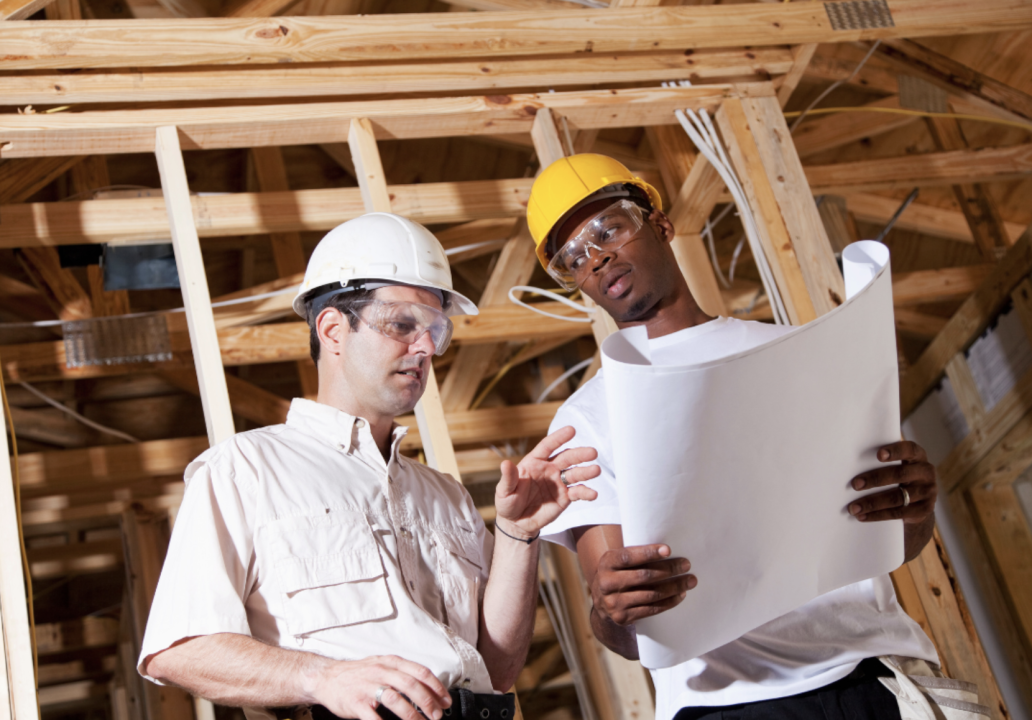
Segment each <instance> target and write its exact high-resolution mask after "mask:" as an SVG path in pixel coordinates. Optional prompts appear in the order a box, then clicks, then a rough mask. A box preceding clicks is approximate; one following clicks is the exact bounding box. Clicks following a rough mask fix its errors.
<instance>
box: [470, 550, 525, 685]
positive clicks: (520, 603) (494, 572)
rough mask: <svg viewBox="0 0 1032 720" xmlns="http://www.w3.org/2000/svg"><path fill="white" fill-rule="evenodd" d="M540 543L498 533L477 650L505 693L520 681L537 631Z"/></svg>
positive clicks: (481, 617)
mask: <svg viewBox="0 0 1032 720" xmlns="http://www.w3.org/2000/svg"><path fill="white" fill-rule="evenodd" d="M540 543H541V540H535V541H534V542H532V543H530V545H527V544H526V543H523V542H517V541H516V540H512V539H511V538H507V537H505V536H504V535H503V534H501V533H495V549H494V557H493V559H492V562H491V576H490V578H489V579H488V581H487V587H486V588H485V591H484V606H483V608H482V610H481V613H480V639H479V640H478V642H477V649H478V650H479V651H480V654H481V655H482V656H483V658H484V662H485V663H486V665H487V669H488V672H489V673H490V674H491V683H492V684H493V685H494V687H495V689H496V690H499V691H501V692H504V691H506V690H508V689H509V688H510V687H512V685H513V683H514V682H516V676H517V675H518V674H519V672H520V669H521V668H522V667H523V664H524V662H525V661H526V659H527V651H528V650H529V649H530V639H531V636H532V635H533V634H534V613H535V610H536V608H537V595H538V593H537V587H538V575H537V567H538V548H539V545H540Z"/></svg>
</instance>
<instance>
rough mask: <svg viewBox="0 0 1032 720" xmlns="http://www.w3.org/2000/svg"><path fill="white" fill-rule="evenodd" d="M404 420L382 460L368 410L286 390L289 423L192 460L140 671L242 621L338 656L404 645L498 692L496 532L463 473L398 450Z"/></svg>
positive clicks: (453, 676)
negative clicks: (481, 637)
mask: <svg viewBox="0 0 1032 720" xmlns="http://www.w3.org/2000/svg"><path fill="white" fill-rule="evenodd" d="M405 433H406V428H404V427H396V428H395V430H394V435H393V441H392V446H391V457H390V460H389V461H384V459H383V456H382V455H381V454H380V451H379V449H378V448H377V447H376V443H375V441H374V440H373V436H372V434H371V433H370V431H369V425H368V423H367V422H366V421H365V420H363V419H361V418H356V417H353V416H351V415H347V414H346V413H343V412H340V411H339V410H336V409H334V408H332V407H330V406H328V405H321V404H319V403H315V402H312V401H309V400H302V399H296V400H294V401H293V403H292V404H291V406H290V412H289V414H288V415H287V422H286V423H285V424H283V425H273V426H270V427H265V428H261V429H259V430H253V431H251V432H246V433H240V434H238V435H235V436H234V437H232V438H230V439H229V440H227V441H225V442H222V443H220V444H218V445H217V446H215V447H213V448H211V449H209V450H207V451H206V452H204V453H203V454H202V455H200V456H199V457H198V458H197V459H196V460H195V461H194V462H192V463H191V464H190V465H189V466H188V467H187V469H186V474H185V477H186V483H187V487H186V493H185V495H184V497H183V504H182V507H181V508H180V510H179V513H178V515H177V516H176V525H175V531H174V532H173V534H172V541H171V543H170V545H169V550H168V555H167V557H166V559H165V564H164V567H163V568H162V571H161V579H160V581H159V582H158V588H157V592H156V594H155V597H154V603H153V605H152V606H151V613H150V618H149V620H148V623H147V632H146V634H145V637H144V640H143V648H142V651H141V654H140V667H139V669H140V670H141V672H142V664H143V661H144V660H145V659H146V658H147V657H149V656H151V655H153V654H155V653H158V652H161V651H162V650H165V649H167V648H169V647H170V646H171V645H173V644H174V643H175V642H177V641H178V640H181V639H183V638H189V637H195V636H199V635H211V634H214V633H237V634H240V635H247V636H251V637H254V638H256V639H258V640H261V641H262V642H265V643H268V644H271V645H277V646H280V647H283V648H290V649H299V650H305V651H309V652H313V653H318V654H319V655H324V656H326V657H331V658H335V659H340V660H359V659H362V658H365V657H368V656H371V655H398V656H401V657H404V658H406V659H408V660H411V661H412V662H416V663H420V664H421V665H425V666H426V667H428V668H429V669H430V670H431V671H432V672H434V674H436V675H437V677H438V678H439V679H440V680H441V682H442V683H444V685H445V686H446V687H452V688H454V687H467V688H469V689H471V690H473V691H474V692H482V693H490V692H493V689H492V687H491V679H490V677H489V675H488V672H487V667H486V666H485V664H484V660H483V658H482V657H481V656H480V653H479V652H477V650H476V646H477V635H478V629H479V618H480V603H481V601H482V599H483V594H484V586H485V584H486V582H487V574H488V570H489V567H490V563H491V553H492V549H493V538H492V537H491V535H490V533H488V532H487V529H486V528H485V527H484V523H483V521H482V520H481V518H480V515H479V513H478V512H477V510H476V508H475V506H474V505H473V500H472V499H471V498H470V496H469V493H468V492H467V491H466V489H465V488H463V487H462V485H460V484H459V483H457V482H455V481H454V480H452V479H451V478H449V477H447V476H445V475H442V474H440V473H438V472H436V471H434V470H431V469H430V468H428V467H426V466H425V465H421V464H420V463H418V462H416V461H414V460H409V459H408V458H405V457H404V456H402V455H400V454H399V453H398V447H399V444H400V442H401V439H402V437H404V435H405ZM145 677H147V676H146V675H145ZM148 679H151V680H153V678H148ZM247 715H248V717H249V718H260V717H271V716H270V715H268V714H267V713H265V712H264V711H262V710H260V709H248V711H247Z"/></svg>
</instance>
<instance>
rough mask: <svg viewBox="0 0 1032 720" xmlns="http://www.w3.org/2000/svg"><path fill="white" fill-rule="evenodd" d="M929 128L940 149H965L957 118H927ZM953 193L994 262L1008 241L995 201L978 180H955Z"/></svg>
mask: <svg viewBox="0 0 1032 720" xmlns="http://www.w3.org/2000/svg"><path fill="white" fill-rule="evenodd" d="M928 129H929V130H931V134H932V139H933V140H934V141H935V145H936V147H937V148H938V149H939V150H946V151H949V150H967V148H968V143H967V140H966V139H965V138H964V133H963V131H962V130H961V129H960V123H959V122H957V119H956V118H943V117H939V118H928ZM953 195H954V197H955V198H956V199H957V204H959V205H960V209H961V212H963V213H964V218H965V219H966V220H967V224H968V227H969V228H970V229H971V236H972V237H973V238H974V240H975V245H976V246H977V247H978V249H979V251H980V252H981V253H982V257H984V258H985V259H986V260H987V261H989V262H995V261H996V251H997V249H998V248H1005V247H1007V246H1008V245H1009V244H1010V243H1009V240H1010V238H1009V237H1007V230H1006V228H1004V225H1003V218H1001V217H1000V211H999V210H998V209H997V207H996V201H994V200H993V199H992V196H990V195H989V193H988V192H987V191H986V188H985V187H984V186H983V185H981V184H980V183H972V182H960V183H957V184H955V185H954V186H953Z"/></svg>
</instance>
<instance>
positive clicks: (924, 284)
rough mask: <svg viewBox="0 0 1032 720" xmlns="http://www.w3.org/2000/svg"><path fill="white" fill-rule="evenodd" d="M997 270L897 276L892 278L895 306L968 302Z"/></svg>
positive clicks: (987, 267) (986, 267)
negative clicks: (952, 301)
mask: <svg viewBox="0 0 1032 720" xmlns="http://www.w3.org/2000/svg"><path fill="white" fill-rule="evenodd" d="M993 267H994V266H993V265H968V266H965V267H954V268H941V269H939V270H916V271H914V272H906V273H896V274H895V275H893V277H892V303H893V305H895V306H896V307H908V306H911V305H923V304H926V303H936V302H945V301H947V300H960V299H963V298H966V297H968V296H969V295H971V293H973V292H974V291H975V290H977V289H978V287H979V286H980V285H981V284H982V283H983V282H985V280H986V278H988V277H989V276H990V275H991V274H992V272H993Z"/></svg>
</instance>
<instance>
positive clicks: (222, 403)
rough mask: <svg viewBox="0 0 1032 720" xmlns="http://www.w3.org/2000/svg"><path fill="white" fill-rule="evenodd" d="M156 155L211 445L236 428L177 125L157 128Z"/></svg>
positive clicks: (225, 437) (223, 438)
mask: <svg viewBox="0 0 1032 720" xmlns="http://www.w3.org/2000/svg"><path fill="white" fill-rule="evenodd" d="M154 154H155V156H156V157H157V160H158V170H159V171H160V173H161V188H162V191H163V193H164V198H165V208H166V210H167V212H168V221H169V225H170V226H171V229H172V244H173V246H174V248H175V253H176V268H177V269H178V270H179V285H180V288H181V289H182V292H183V305H184V306H185V307H186V319H187V324H188V326H189V329H190V347H192V348H193V351H194V364H195V366H196V368H197V381H198V384H199V385H200V389H201V404H202V405H203V407H204V421H205V424H206V425H207V428H208V439H209V441H210V442H211V444H212V445H215V444H217V443H219V442H222V441H223V440H225V439H227V438H229V437H230V436H232V435H233V434H234V433H235V432H236V429H235V428H234V426H233V411H232V409H231V407H230V404H229V391H228V389H227V388H226V374H225V370H223V367H222V358H221V356H220V354H219V338H218V333H217V331H216V330H215V316H214V315H213V314H212V310H211V295H210V294H209V293H208V280H207V276H206V275H205V272H204V259H203V258H202V257H201V243H200V240H199V239H198V237H197V227H196V226H195V225H194V217H193V209H192V207H191V205H190V188H189V186H188V185H187V181H186V167H185V166H184V165H183V153H182V150H181V149H180V147H179V130H178V129H177V128H176V127H175V126H165V127H160V128H158V130H157V133H156V142H155V148H154Z"/></svg>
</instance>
